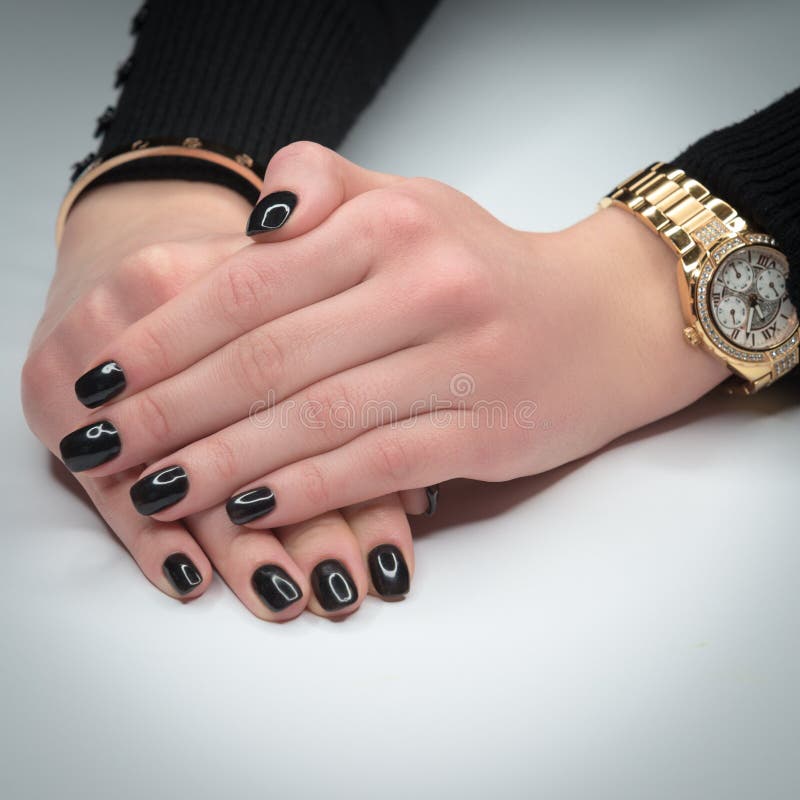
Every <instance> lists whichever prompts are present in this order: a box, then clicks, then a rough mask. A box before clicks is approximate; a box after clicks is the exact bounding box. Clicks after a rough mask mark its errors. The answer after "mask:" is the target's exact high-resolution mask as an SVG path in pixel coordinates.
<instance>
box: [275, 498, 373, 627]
mask: <svg viewBox="0 0 800 800" xmlns="http://www.w3.org/2000/svg"><path fill="white" fill-rule="evenodd" d="M278 534H279V536H280V538H281V541H282V542H283V545H284V547H285V548H286V551H287V552H288V553H289V555H290V556H291V557H292V558H293V559H294V561H295V562H296V563H297V564H298V565H299V567H300V568H301V569H302V570H303V572H304V573H305V574H306V575H307V576H308V580H309V582H310V584H311V587H312V590H313V594H312V596H311V598H310V599H309V602H308V609H309V611H312V612H313V613H315V614H318V615H320V616H323V617H341V616H345V615H347V614H352V612H353V611H355V610H356V609H357V608H358V607H359V606H360V605H361V603H362V602H363V600H364V597H365V595H366V593H367V588H368V585H369V580H368V578H367V572H366V568H365V566H364V563H363V560H362V558H361V550H360V549H359V546H358V541H357V540H356V538H355V536H354V535H353V531H352V530H351V529H350V526H349V525H348V524H347V522H346V521H345V519H344V517H342V515H341V514H340V513H339V512H338V511H331V512H329V513H326V514H323V515H321V516H319V517H316V518H313V519H311V520H308V521H305V522H299V523H298V524H295V525H290V526H287V527H285V528H281V529H280V530H279V531H278Z"/></svg>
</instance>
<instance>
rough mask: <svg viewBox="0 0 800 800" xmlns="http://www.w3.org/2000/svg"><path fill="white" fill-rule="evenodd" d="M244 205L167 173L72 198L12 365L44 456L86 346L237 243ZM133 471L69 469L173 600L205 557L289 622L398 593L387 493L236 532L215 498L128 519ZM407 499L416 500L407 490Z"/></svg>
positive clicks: (189, 589) (248, 598) (404, 551)
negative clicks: (30, 333)
mask: <svg viewBox="0 0 800 800" xmlns="http://www.w3.org/2000/svg"><path fill="white" fill-rule="evenodd" d="M248 211H249V209H248V208H247V204H246V203H245V202H244V201H243V200H242V199H241V198H239V197H238V196H237V195H235V194H233V193H232V192H229V191H228V190H227V189H223V188H220V187H217V186H214V185H211V184H187V183H183V182H177V181H176V182H173V181H159V182H147V183H123V184H117V185H111V186H107V187H103V188H99V189H96V190H94V191H92V192H90V193H88V194H87V195H86V196H85V198H83V199H82V200H81V202H80V203H79V204H78V205H77V206H76V208H75V209H74V211H73V213H72V214H71V215H70V218H69V222H68V224H67V226H66V229H65V234H64V239H63V242H62V246H61V248H60V251H59V258H58V266H57V270H56V274H55V277H54V279H53V283H52V285H51V288H50V291H49V293H48V298H47V304H46V308H45V311H44V314H43V316H42V319H41V321H40V323H39V325H38V327H37V329H36V332H35V334H34V337H33V341H32V343H31V348H30V354H29V357H28V360H27V362H26V365H25V368H24V374H23V403H24V408H25V413H26V416H27V419H28V421H29V424H30V425H31V428H32V429H33V431H34V432H35V433H36V434H37V436H39V438H41V439H42V441H43V442H44V443H45V444H46V445H47V446H48V447H49V448H50V450H52V451H53V452H56V453H57V452H58V442H59V439H60V438H61V436H62V435H63V430H64V429H65V428H70V427H74V426H75V425H76V424H78V423H79V422H80V421H81V420H82V419H83V417H84V415H85V409H84V408H83V407H82V406H81V405H80V404H79V403H78V402H77V400H76V398H75V395H74V390H73V383H74V380H75V374H76V372H79V371H80V370H81V369H82V368H83V365H84V364H85V363H86V359H87V358H90V357H91V353H93V352H94V351H96V350H97V348H98V343H100V342H103V341H108V340H111V339H113V338H114V337H116V336H118V335H120V334H121V333H122V332H124V331H125V330H126V329H127V328H128V326H129V325H130V324H131V323H133V322H135V321H136V320H137V319H139V318H141V317H143V316H145V315H146V314H148V313H150V312H152V311H153V310H155V309H156V308H157V307H159V306H161V305H162V304H163V303H164V302H166V301H168V300H170V299H171V298H174V297H175V296H177V295H179V294H180V293H181V292H183V291H185V290H186V288H187V287H188V286H189V285H190V284H191V283H192V282H193V281H196V280H198V279H199V278H200V277H201V276H203V275H204V274H206V273H208V272H209V271H210V270H211V269H213V268H214V267H216V266H218V265H219V264H220V263H221V262H222V261H224V259H225V258H227V257H229V256H230V255H232V254H233V253H235V252H237V251H239V250H240V249H241V248H242V247H245V246H247V245H249V240H248V239H247V238H246V237H245V236H243V235H242V234H241V233H238V231H241V228H242V223H243V221H244V220H245V219H246V217H247V214H248ZM231 231H235V232H237V233H231ZM111 374H112V375H113V372H112V373H111ZM245 410H246V409H245ZM106 430H108V429H107V428H106ZM98 433H99V434H100V435H101V436H102V435H103V433H102V431H98ZM141 470H142V466H141V464H137V465H133V468H132V469H128V470H126V471H124V472H121V473H119V474H117V475H114V476H113V477H105V478H104V477H89V476H87V475H85V474H83V475H79V476H77V477H78V480H79V481H80V483H81V485H82V486H83V487H84V489H85V490H86V491H87V493H88V495H89V497H90V498H91V500H92V502H93V503H94V504H95V506H96V507H97V509H98V511H99V512H100V513H101V514H102V516H103V517H104V518H105V520H106V521H107V522H108V524H109V526H110V527H111V528H112V529H113V530H114V532H115V533H116V534H117V535H118V536H119V538H120V539H121V541H122V542H123V544H124V545H125V546H126V547H127V548H128V550H129V551H130V552H131V554H132V555H133V557H134V558H135V559H136V561H137V563H138V564H139V565H140V567H141V569H142V571H143V572H144V574H145V575H146V576H147V577H148V578H149V579H150V580H151V581H152V582H153V583H154V584H155V585H156V586H157V587H158V588H160V589H161V590H162V591H164V592H165V593H167V594H169V595H171V596H173V597H182V598H193V597H196V596H198V595H199V594H201V593H202V592H203V591H204V590H205V589H206V587H207V586H208V584H209V582H210V580H211V577H212V568H211V564H212V563H213V565H214V566H215V567H216V569H217V571H218V572H219V573H220V575H221V576H222V577H223V578H224V579H225V580H226V581H227V583H228V584H229V585H230V586H231V588H232V589H233V590H234V591H235V592H236V594H237V595H238V596H239V597H240V599H241V600H242V602H243V603H244V604H245V605H246V606H247V607H248V608H249V609H250V610H251V611H252V612H253V613H255V614H256V615H258V616H260V617H262V618H264V619H273V620H284V619H289V618H291V617H294V616H296V615H297V614H299V613H300V612H301V611H302V610H303V608H305V607H306V605H308V607H309V608H310V609H311V610H312V611H315V612H316V613H319V614H323V615H326V616H328V615H330V616H333V615H340V614H341V613H349V612H351V611H353V610H355V609H356V608H357V607H358V605H359V604H360V602H361V601H362V600H363V598H364V596H365V595H366V593H367V591H368V590H372V591H373V592H378V593H382V594H384V595H397V594H398V593H402V592H403V591H405V590H406V589H407V583H408V578H409V572H410V571H411V570H413V553H412V547H411V539H410V531H409V527H408V521H407V519H406V516H405V513H404V510H403V507H402V505H401V503H400V501H399V499H398V497H397V496H396V495H390V496H386V497H383V498H379V499H378V500H375V501H373V502H371V503H369V504H365V505H363V506H360V507H353V508H350V509H346V510H345V511H344V512H343V514H340V513H339V512H333V511H332V512H330V513H328V514H325V515H324V516H322V517H320V518H317V519H316V520H311V521H308V522H303V523H302V524H298V525H294V526H291V527H289V528H285V529H283V530H281V531H279V532H277V534H273V533H272V532H264V531H258V532H246V531H245V530H243V529H242V528H240V527H237V526H234V525H233V524H232V523H231V522H230V520H229V519H228V517H227V514H226V513H225V510H224V508H223V507H217V508H211V509H210V510H208V511H204V512H202V513H199V514H196V515H194V516H193V517H191V518H190V519H187V520H185V524H181V523H177V522H169V523H161V522H156V521H154V520H149V519H146V518H144V517H142V516H140V515H139V514H137V513H136V511H135V510H134V508H133V507H132V506H131V502H130V495H129V491H130V487H131V485H132V484H133V482H134V481H135V479H136V477H137V476H138V475H139V474H140V472H141ZM410 500H411V504H414V503H416V505H419V502H420V501H419V498H417V499H416V501H415V500H414V498H413V497H412V498H411V499H410ZM375 548H379V549H378V550H377V551H375ZM209 559H210V561H209ZM332 561H333V562H335V563H333V564H332V563H331V562H332ZM403 561H404V562H405V563H406V564H407V565H408V567H407V569H406V571H405V574H404V571H403V563H402V562H403ZM320 564H322V565H323V567H322V569H317V568H318V566H319V565H320ZM397 567H399V568H397ZM387 571H388V572H387ZM388 573H392V574H388ZM370 578H372V580H370ZM404 578H405V581H404V580H403V579H404ZM312 588H313V590H314V591H312Z"/></svg>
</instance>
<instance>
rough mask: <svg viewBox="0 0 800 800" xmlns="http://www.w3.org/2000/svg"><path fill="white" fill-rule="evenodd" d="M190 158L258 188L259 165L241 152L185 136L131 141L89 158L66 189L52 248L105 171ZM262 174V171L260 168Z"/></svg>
mask: <svg viewBox="0 0 800 800" xmlns="http://www.w3.org/2000/svg"><path fill="white" fill-rule="evenodd" d="M170 157H172V158H175V157H177V158H192V159H196V160H199V161H206V162H209V163H211V164H215V165H216V166H218V167H222V168H223V169H226V170H228V171H230V172H233V173H235V174H236V175H238V176H239V177H240V178H242V179H243V180H245V181H247V182H248V183H249V184H250V185H251V186H253V187H254V188H255V189H256V190H258V191H259V192H260V191H261V186H262V183H263V181H262V179H261V177H260V176H259V174H258V172H257V171H256V170H258V169H259V168H258V167H257V166H256V164H255V162H254V161H253V159H252V158H251V157H250V156H248V155H246V154H245V153H236V154H231V155H229V154H228V153H227V152H226V151H225V150H224V149H223V148H216V147H215V148H214V149H209V146H208V145H207V144H204V143H203V142H202V141H201V140H200V139H197V138H195V137H188V138H186V139H183V140H181V141H180V142H170V143H163V142H161V141H145V140H142V139H139V140H137V141H135V142H134V143H133V144H132V145H131V146H130V148H129V149H126V150H124V151H122V152H117V153H115V154H111V155H109V156H107V157H105V158H98V159H96V160H94V161H92V162H91V163H90V164H89V165H88V166H87V167H86V168H85V169H84V170H83V172H81V174H80V175H79V176H78V178H77V180H76V181H75V183H73V184H72V186H71V187H70V190H69V191H68V192H67V194H66V196H65V197H64V200H63V201H62V203H61V207H60V208H59V210H58V216H57V218H56V247H58V245H59V244H60V243H61V237H62V236H63V234H64V225H65V224H66V222H67V217H68V216H69V212H70V211H71V210H72V208H73V206H74V205H75V203H76V202H77V200H78V198H79V197H80V196H81V194H83V192H85V191H86V189H88V188H89V186H91V185H92V184H93V183H94V182H95V181H96V180H97V179H98V178H100V177H102V176H103V175H106V174H108V173H109V172H111V171H112V170H114V169H117V167H120V166H122V165H123V164H129V163H131V162H133V161H139V160H141V159H144V158H170ZM261 174H262V175H263V170H261Z"/></svg>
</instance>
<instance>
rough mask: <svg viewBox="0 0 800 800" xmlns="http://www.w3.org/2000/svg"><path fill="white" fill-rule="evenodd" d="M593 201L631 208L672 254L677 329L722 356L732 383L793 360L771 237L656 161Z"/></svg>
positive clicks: (782, 262)
mask: <svg viewBox="0 0 800 800" xmlns="http://www.w3.org/2000/svg"><path fill="white" fill-rule="evenodd" d="M600 205H601V207H608V206H611V205H614V206H619V207H620V208H624V209H626V210H628V211H630V212H632V213H633V214H635V215H636V216H637V217H639V218H640V219H641V220H643V221H644V222H645V223H646V224H647V225H648V227H649V228H650V229H651V230H653V231H655V232H656V233H658V234H659V235H660V236H661V238H662V239H663V240H664V241H665V242H667V244H669V245H670V246H671V247H672V248H673V249H674V250H675V251H676V252H677V254H678V292H679V294H680V298H681V307H682V309H683V316H684V319H685V321H686V327H685V328H684V329H683V335H684V337H685V338H686V340H687V341H688V342H689V344H691V345H694V346H703V347H705V348H706V349H707V350H709V351H710V352H711V353H713V354H714V355H715V356H717V357H718V358H721V359H722V360H723V361H724V362H725V363H726V364H727V365H728V367H730V369H731V370H732V372H733V373H734V376H735V377H734V378H732V382H733V383H735V384H739V385H740V387H741V388H742V389H743V390H744V391H745V392H746V393H747V394H752V393H754V392H757V391H759V389H763V388H764V387H765V386H769V384H771V383H772V382H773V381H776V380H777V379H778V378H780V377H781V376H782V375H785V374H786V373H787V372H789V370H791V369H792V368H793V367H794V366H796V365H797V361H798V340H800V334H798V322H797V310H796V309H795V307H794V305H793V304H792V301H791V300H790V298H789V295H788V294H787V292H786V279H787V277H788V275H789V262H788V261H787V259H786V256H785V255H784V254H783V253H782V252H781V251H780V250H779V249H778V248H777V247H776V245H775V240H774V239H773V238H772V237H771V236H769V235H768V234H766V233H761V232H760V231H756V230H754V229H753V228H751V227H750V226H749V225H748V224H747V222H746V221H745V220H744V219H743V218H742V217H740V216H739V214H738V213H737V212H736V210H735V209H733V208H731V206H729V205H728V204H727V203H725V202H724V201H722V200H720V199H719V198H718V197H714V196H713V195H711V193H710V192H709V191H708V189H706V187H705V186H703V185H702V184H701V183H698V182H697V181H696V180H693V179H692V178H689V177H688V176H687V175H686V174H685V173H684V171H683V170H681V169H677V168H676V167H672V166H670V165H669V164H663V163H661V162H657V163H655V164H653V165H651V166H649V167H647V168H646V169H643V170H641V172H637V173H636V174H635V175H633V176H631V177H630V178H628V180H626V181H625V182H624V183H621V184H620V185H619V186H617V187H616V188H615V189H614V190H613V191H612V192H610V193H609V194H608V196H606V197H604V198H603V199H602V201H601V202H600Z"/></svg>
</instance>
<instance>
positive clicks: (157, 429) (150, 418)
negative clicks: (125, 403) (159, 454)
mask: <svg viewBox="0 0 800 800" xmlns="http://www.w3.org/2000/svg"><path fill="white" fill-rule="evenodd" d="M136 402H137V408H136V419H138V420H141V423H140V424H141V425H142V427H143V428H145V429H146V430H147V431H148V432H149V434H150V437H151V439H152V440H153V441H155V442H160V443H164V442H168V441H170V439H171V435H172V425H171V424H170V421H169V416H168V414H167V412H166V410H165V409H164V407H163V405H162V404H161V401H160V400H157V399H156V398H155V397H154V393H153V392H142V393H141V394H140V395H139V396H138V398H137V400H136Z"/></svg>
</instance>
